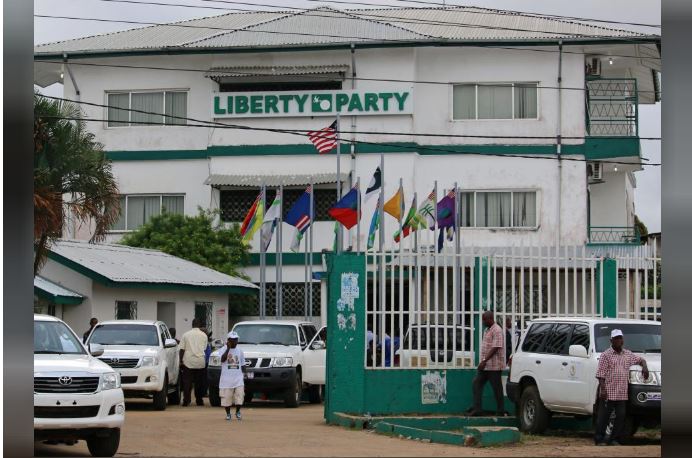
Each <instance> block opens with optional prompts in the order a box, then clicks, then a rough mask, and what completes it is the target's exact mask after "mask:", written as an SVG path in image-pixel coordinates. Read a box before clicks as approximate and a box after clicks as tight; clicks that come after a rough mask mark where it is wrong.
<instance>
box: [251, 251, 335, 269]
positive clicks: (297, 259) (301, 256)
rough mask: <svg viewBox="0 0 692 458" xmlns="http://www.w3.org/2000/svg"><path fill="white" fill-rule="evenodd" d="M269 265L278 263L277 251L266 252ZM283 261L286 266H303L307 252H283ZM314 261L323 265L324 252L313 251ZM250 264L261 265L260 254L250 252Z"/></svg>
mask: <svg viewBox="0 0 692 458" xmlns="http://www.w3.org/2000/svg"><path fill="white" fill-rule="evenodd" d="M265 256H266V261H267V264H266V265H267V266H275V265H276V253H266V255H265ZM281 262H282V263H283V265H285V266H298V265H300V266H302V265H303V264H305V253H283V255H282V256H281ZM312 263H313V265H314V264H318V265H320V266H321V265H322V253H312ZM249 265H250V266H259V265H260V254H259V253H250V263H249Z"/></svg>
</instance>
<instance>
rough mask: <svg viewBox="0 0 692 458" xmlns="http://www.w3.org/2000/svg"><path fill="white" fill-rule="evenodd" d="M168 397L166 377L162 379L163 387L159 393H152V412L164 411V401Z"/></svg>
mask: <svg viewBox="0 0 692 458" xmlns="http://www.w3.org/2000/svg"><path fill="white" fill-rule="evenodd" d="M167 396H168V375H166V376H165V377H164V379H163V387H162V388H161V391H157V392H156V393H154V410H166V401H168V399H167Z"/></svg>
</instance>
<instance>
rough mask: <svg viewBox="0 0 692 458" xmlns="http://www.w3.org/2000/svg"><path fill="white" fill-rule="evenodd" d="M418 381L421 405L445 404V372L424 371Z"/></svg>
mask: <svg viewBox="0 0 692 458" xmlns="http://www.w3.org/2000/svg"><path fill="white" fill-rule="evenodd" d="M420 379H421V380H420V391H421V403H422V404H445V403H447V371H426V372H425V374H421V376H420Z"/></svg>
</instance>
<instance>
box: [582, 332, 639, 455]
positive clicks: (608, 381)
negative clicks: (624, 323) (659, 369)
mask: <svg viewBox="0 0 692 458" xmlns="http://www.w3.org/2000/svg"><path fill="white" fill-rule="evenodd" d="M624 344H625V339H624V337H623V335H622V331H621V330H620V329H613V330H612V331H611V332H610V345H611V346H610V348H609V349H607V350H606V351H604V352H603V353H601V357H600V359H599V360H598V370H597V371H596V378H597V379H598V417H597V419H596V431H595V434H594V442H595V443H596V445H620V440H621V436H622V429H623V427H624V425H625V414H626V412H625V410H626V407H627V398H628V395H627V388H628V381H629V376H630V367H631V366H633V365H635V364H639V365H640V366H641V367H642V375H643V376H644V379H645V380H648V379H649V368H648V367H647V365H646V360H645V359H644V358H642V357H641V356H637V355H635V354H634V353H632V352H631V351H629V350H627V349H625V348H624ZM613 411H614V412H615V420H614V421H613V429H612V432H611V433H610V441H609V442H608V443H606V437H605V435H606V428H607V427H608V422H609V420H610V416H611V414H612V412H613Z"/></svg>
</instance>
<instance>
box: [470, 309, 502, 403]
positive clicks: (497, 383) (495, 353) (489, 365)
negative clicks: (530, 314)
mask: <svg viewBox="0 0 692 458" xmlns="http://www.w3.org/2000/svg"><path fill="white" fill-rule="evenodd" d="M482 319H483V325H484V326H485V327H486V328H488V329H487V331H486V332H485V335H484V336H483V343H482V345H481V362H480V364H478V372H477V373H476V377H474V379H473V407H472V408H471V409H469V410H468V413H469V415H470V416H479V415H481V414H482V413H483V409H482V407H481V402H482V401H481V396H482V395H483V387H485V384H486V382H490V386H492V388H493V393H494V394H495V403H496V408H497V414H498V415H500V416H504V415H505V404H504V393H503V391H502V370H503V369H504V368H505V338H504V333H503V332H502V328H501V327H500V326H499V325H498V324H497V323H496V322H495V315H494V314H493V312H491V311H487V312H485V313H483V318H482Z"/></svg>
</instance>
